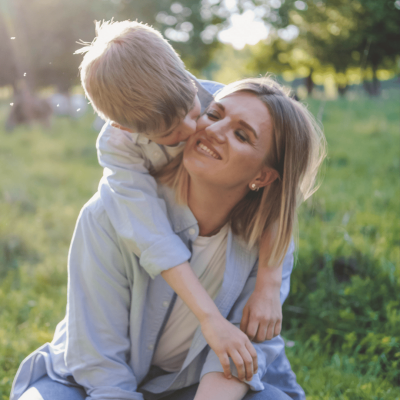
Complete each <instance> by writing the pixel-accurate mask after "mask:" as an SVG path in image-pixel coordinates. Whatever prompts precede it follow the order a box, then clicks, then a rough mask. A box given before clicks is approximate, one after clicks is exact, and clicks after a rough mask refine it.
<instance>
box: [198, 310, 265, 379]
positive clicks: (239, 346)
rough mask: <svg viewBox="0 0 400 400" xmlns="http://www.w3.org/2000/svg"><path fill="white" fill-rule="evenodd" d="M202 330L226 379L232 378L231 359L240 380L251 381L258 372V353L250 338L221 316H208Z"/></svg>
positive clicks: (202, 323)
mask: <svg viewBox="0 0 400 400" xmlns="http://www.w3.org/2000/svg"><path fill="white" fill-rule="evenodd" d="M201 330H202V332H203V335H204V338H205V339H206V341H207V343H208V344H209V346H210V347H211V348H212V349H213V350H214V351H215V353H216V355H217V356H218V358H219V361H220V362H221V365H222V368H223V369H224V374H225V376H226V378H228V379H229V378H231V377H232V374H231V370H230V364H229V357H230V358H232V361H233V362H234V364H235V365H236V368H237V371H238V379H239V380H241V381H243V380H244V379H246V380H248V381H250V380H251V379H252V377H253V373H256V372H257V369H258V362H257V352H256V350H255V349H254V347H253V345H252V344H251V342H250V340H249V338H248V337H247V336H246V335H245V334H244V333H243V332H241V331H240V329H238V328H237V327H236V326H235V325H233V324H231V323H230V322H229V321H227V320H226V319H225V318H224V317H222V316H221V315H220V314H219V315H213V316H208V317H207V318H205V319H204V320H203V321H202V322H201Z"/></svg>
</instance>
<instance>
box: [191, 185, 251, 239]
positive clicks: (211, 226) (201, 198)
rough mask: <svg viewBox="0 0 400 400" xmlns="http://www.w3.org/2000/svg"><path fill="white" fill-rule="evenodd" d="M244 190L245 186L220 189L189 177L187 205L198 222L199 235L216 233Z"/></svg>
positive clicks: (241, 196) (242, 195) (244, 192)
mask: <svg viewBox="0 0 400 400" xmlns="http://www.w3.org/2000/svg"><path fill="white" fill-rule="evenodd" d="M246 192H247V190H246V188H244V189H243V190H238V189H237V188H236V189H235V190H228V191H227V190H225V191H222V190H221V189H220V188H217V187H215V186H208V185H206V184H202V183H200V182H198V181H196V180H193V179H191V180H190V185H189V198H188V203H189V204H188V205H189V207H190V210H191V211H192V213H193V215H194V216H195V217H196V219H197V222H198V224H199V230H200V232H199V235H200V236H211V235H213V234H216V233H217V232H218V231H219V230H220V229H221V228H222V227H223V226H224V225H225V224H226V222H227V221H228V216H229V214H230V212H231V211H232V209H233V208H234V207H235V205H236V204H237V203H238V202H239V201H240V200H241V199H242V198H243V197H244V195H245V194H246Z"/></svg>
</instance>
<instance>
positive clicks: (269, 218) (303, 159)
mask: <svg viewBox="0 0 400 400" xmlns="http://www.w3.org/2000/svg"><path fill="white" fill-rule="evenodd" d="M238 92H247V93H252V94H254V95H255V96H257V98H258V99H259V100H261V101H262V102H263V103H264V104H265V106H266V107H267V109H268V111H269V113H270V115H271V118H272V121H273V133H272V134H273V146H272V149H271V151H270V152H269V154H267V155H266V158H265V164H266V165H267V166H269V167H270V168H273V169H274V170H276V171H277V172H278V174H279V178H278V179H276V180H275V181H274V182H272V183H271V184H270V185H268V186H266V187H264V188H261V189H260V190H259V191H258V192H254V191H249V192H248V193H247V194H246V195H245V196H244V198H243V199H242V200H241V201H239V203H238V204H236V206H235V207H234V208H233V210H232V211H231V213H230V216H229V221H230V225H231V228H232V231H233V232H234V233H235V234H238V235H240V236H242V237H243V238H244V239H245V240H246V241H247V243H248V244H249V246H250V247H253V246H254V245H255V244H256V243H258V242H259V241H260V239H261V237H262V236H263V235H270V236H271V237H273V238H274V243H273V244H272V248H271V250H270V254H269V261H268V265H269V266H276V265H279V264H280V263H281V262H282V261H283V258H284V256H285V254H286V252H287V249H288V246H289V244H290V241H291V238H292V234H293V230H294V227H295V223H296V220H297V211H296V209H297V207H298V205H300V203H301V202H303V201H304V200H305V199H307V198H308V197H310V196H311V195H312V194H313V193H314V192H315V191H316V190H317V189H318V185H317V184H316V177H317V172H318V169H319V167H320V165H321V163H322V161H323V159H324V158H325V155H326V150H325V148H326V142H325V137H324V134H323V132H322V129H321V128H320V127H319V126H318V124H317V123H316V121H315V119H314V117H313V116H312V115H311V113H310V112H309V111H308V110H307V109H306V107H305V106H304V105H302V104H301V103H299V102H297V101H296V100H294V99H292V98H290V97H289V95H288V93H287V92H285V91H284V90H283V88H282V87H281V86H280V85H279V84H278V83H276V82H275V81H273V80H272V79H270V78H250V79H244V80H241V81H238V82H234V83H231V84H229V85H227V86H225V88H223V89H222V90H221V91H220V92H219V93H218V95H217V96H216V101H218V100H220V99H222V98H224V97H226V96H229V95H232V94H234V93H238ZM182 157H183V156H182V155H181V156H180V157H179V158H177V159H175V160H173V161H172V162H171V163H170V164H169V165H168V166H167V167H166V168H164V170H163V171H162V172H160V173H158V174H156V177H157V178H158V179H159V180H160V182H161V183H164V184H167V185H169V186H171V187H173V188H174V189H175V190H176V196H177V200H178V201H179V202H180V203H187V198H188V188H189V185H188V183H189V174H188V172H187V171H186V169H185V168H184V166H183V163H182V162H181V161H182Z"/></svg>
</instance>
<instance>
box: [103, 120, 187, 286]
mask: <svg viewBox="0 0 400 400" xmlns="http://www.w3.org/2000/svg"><path fill="white" fill-rule="evenodd" d="M97 150H98V158H99V163H100V165H101V166H102V167H103V168H104V175H103V178H102V179H101V181H100V184H99V193H100V197H101V199H102V201H103V204H104V207H105V210H106V212H107V215H108V217H109V218H110V221H111V223H112V225H113V227H114V229H115V231H116V232H117V234H118V236H119V237H120V238H121V239H122V240H124V241H125V244H126V245H127V246H128V248H129V249H130V250H131V251H132V252H133V253H135V254H136V255H138V256H139V257H140V264H141V265H142V267H143V268H144V269H145V270H146V271H147V273H148V274H149V275H150V276H151V277H152V278H154V277H155V276H157V275H158V274H160V273H161V272H162V271H164V270H167V269H169V268H172V267H175V266H177V265H179V264H182V263H183V262H185V261H187V260H188V259H189V258H190V256H191V254H190V252H189V250H188V248H187V247H186V246H185V244H184V243H183V242H182V240H181V239H180V238H179V237H178V236H177V235H176V234H175V233H174V231H173V230H172V228H171V224H170V222H169V220H168V218H167V211H166V205H165V202H164V200H162V199H161V198H159V197H158V195H157V184H156V181H155V179H154V178H153V177H152V176H151V175H150V174H149V171H148V166H146V162H145V159H144V155H143V152H142V150H141V148H140V146H139V145H137V144H136V143H135V142H134V140H133V138H132V135H131V134H129V132H126V133H125V132H124V131H121V130H117V129H115V130H112V129H110V126H109V125H107V126H106V127H105V128H103V130H102V132H101V133H100V135H99V138H98V141H97Z"/></svg>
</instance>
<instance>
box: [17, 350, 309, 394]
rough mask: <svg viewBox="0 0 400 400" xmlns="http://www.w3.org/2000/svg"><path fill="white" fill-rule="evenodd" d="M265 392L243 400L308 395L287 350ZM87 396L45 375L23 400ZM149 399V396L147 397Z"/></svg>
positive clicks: (268, 377)
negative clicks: (300, 383)
mask: <svg viewBox="0 0 400 400" xmlns="http://www.w3.org/2000/svg"><path fill="white" fill-rule="evenodd" d="M262 381H263V382H264V386H265V389H264V390H263V391H261V392H253V391H249V392H248V393H247V394H246V396H245V397H244V398H243V400H291V399H293V400H305V398H306V397H305V394H304V391H303V389H302V388H301V387H300V385H299V384H298V383H297V382H296V375H295V374H294V373H293V371H292V370H291V367H290V363H289V360H288V359H287V357H286V354H285V352H284V351H283V352H282V353H281V355H280V356H279V357H278V359H276V360H275V361H274V362H273V363H272V364H271V366H270V367H269V368H268V371H267V373H266V374H265V376H264V377H263V379H262ZM197 386H198V384H196V385H192V386H189V387H186V388H183V389H180V390H178V391H176V392H174V393H172V394H170V395H168V396H165V397H162V399H161V400H193V399H194V396H195V394H196V391H197ZM85 398H86V393H85V391H84V389H83V388H82V387H73V386H66V385H63V384H62V383H58V382H55V381H53V380H52V379H50V378H49V377H48V376H45V377H43V378H41V379H39V380H38V381H36V382H35V383H34V384H33V385H31V386H30V387H29V388H28V389H27V391H26V392H25V393H24V394H23V395H22V397H20V399H19V400H85ZM145 399H146V395H145Z"/></svg>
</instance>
